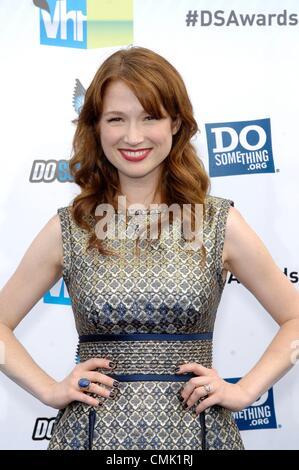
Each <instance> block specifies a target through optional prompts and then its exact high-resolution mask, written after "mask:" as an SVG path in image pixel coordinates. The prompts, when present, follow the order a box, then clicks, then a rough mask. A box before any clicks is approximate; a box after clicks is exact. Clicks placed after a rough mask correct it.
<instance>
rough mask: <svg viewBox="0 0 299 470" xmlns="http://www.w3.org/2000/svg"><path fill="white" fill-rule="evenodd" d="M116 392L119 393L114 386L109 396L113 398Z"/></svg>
mask: <svg viewBox="0 0 299 470" xmlns="http://www.w3.org/2000/svg"><path fill="white" fill-rule="evenodd" d="M118 393H119V389H117V388H114V389H113V390H111V392H110V395H109V398H115V397H116V396H117V395H118Z"/></svg>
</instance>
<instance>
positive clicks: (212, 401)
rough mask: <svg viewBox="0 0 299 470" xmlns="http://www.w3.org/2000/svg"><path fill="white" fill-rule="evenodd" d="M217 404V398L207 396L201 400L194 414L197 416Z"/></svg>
mask: <svg viewBox="0 0 299 470" xmlns="http://www.w3.org/2000/svg"><path fill="white" fill-rule="evenodd" d="M217 403H218V400H217V397H216V396H215V395H209V396H208V397H207V398H205V399H204V400H202V401H201V402H200V404H199V405H198V406H197V407H196V408H195V412H196V414H197V415H198V414H199V413H202V412H203V411H204V410H206V409H207V408H210V407H211V406H214V405H217Z"/></svg>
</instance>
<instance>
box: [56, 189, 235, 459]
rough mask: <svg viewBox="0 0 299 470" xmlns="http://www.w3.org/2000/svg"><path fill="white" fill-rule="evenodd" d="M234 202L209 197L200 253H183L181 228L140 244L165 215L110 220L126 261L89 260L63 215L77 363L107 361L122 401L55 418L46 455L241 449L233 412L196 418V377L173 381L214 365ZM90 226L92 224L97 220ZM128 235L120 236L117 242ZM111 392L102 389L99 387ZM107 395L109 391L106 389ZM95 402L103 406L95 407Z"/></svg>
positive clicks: (144, 212)
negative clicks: (184, 367)
mask: <svg viewBox="0 0 299 470" xmlns="http://www.w3.org/2000/svg"><path fill="white" fill-rule="evenodd" d="M233 205H234V203H233V201H231V200H229V199H225V198H220V197H216V196H211V195H207V196H206V200H205V214H204V217H203V221H202V222H203V224H202V241H203V244H204V246H205V250H206V262H205V264H204V265H202V264H201V261H202V256H203V255H202V251H201V250H199V249H197V250H196V249H186V243H185V242H186V240H185V239H184V236H183V234H182V226H181V224H180V222H178V221H177V220H176V219H174V220H173V221H172V223H171V224H170V227H168V228H169V230H168V231H165V230H164V227H162V233H161V237H160V239H158V238H157V239H155V240H151V243H147V240H146V239H141V240H139V247H140V255H139V256H136V255H135V243H136V242H135V238H134V233H136V230H138V229H139V228H140V225H141V222H140V221H142V222H143V223H144V222H148V221H152V220H156V219H155V218H156V217H157V214H158V216H159V214H160V213H162V214H161V215H163V212H164V211H165V207H163V205H158V206H157V207H156V208H149V209H137V210H133V211H132V210H130V208H129V209H128V210H127V211H126V217H123V215H124V214H122V213H116V214H114V216H113V217H114V221H115V222H117V224H115V225H117V227H118V233H117V236H116V237H114V238H113V237H110V238H109V237H107V238H106V239H105V240H104V244H105V245H106V246H107V247H108V248H110V249H112V250H113V251H115V252H117V253H119V254H120V256H114V255H109V256H105V255H102V254H100V253H99V252H98V251H97V250H96V249H92V250H86V247H87V241H88V236H89V234H88V233H87V231H85V230H84V229H82V228H81V227H79V226H77V225H76V223H75V222H74V220H73V219H72V216H71V210H70V209H71V208H70V207H69V206H66V207H62V208H59V209H58V210H57V213H58V214H59V218H60V223H61V232H62V244H63V271H62V276H63V279H64V282H65V284H66V287H67V289H68V293H69V296H70V300H71V305H72V310H73V314H74V319H75V325H76V329H77V333H78V347H77V351H76V362H77V363H78V362H82V361H86V360H87V359H90V358H92V357H107V358H109V359H110V360H112V361H113V362H115V363H116V368H115V369H113V371H112V372H111V371H110V370H108V369H96V370H97V371H99V372H101V373H103V374H106V375H109V376H110V377H113V378H115V379H116V380H118V381H119V388H118V392H117V393H116V396H115V397H114V398H113V399H111V398H104V397H100V398H101V406H99V407H93V406H90V405H87V404H84V403H82V402H78V401H73V402H71V403H70V404H69V405H67V406H66V407H65V408H64V409H61V410H58V414H57V416H56V419H55V422H54V426H53V432H52V437H51V439H50V442H49V445H48V450H60V449H64V450H88V449H92V450H100V449H102V450H118V449H119V450H121V449H124V450H128V449H130V450H131V449H136V450H137V449H155V450H172V449H177V450H200V449H208V450H212V449H223V450H230V449H235V450H239V449H244V445H243V442H242V439H241V436H240V432H239V429H238V427H237V425H236V423H235V420H234V418H233V414H232V412H231V411H229V410H228V409H226V408H224V407H221V406H219V405H215V406H212V407H210V408H209V409H208V410H205V412H203V413H201V414H200V415H199V416H196V414H195V413H194V409H195V407H196V406H197V403H196V404H195V406H193V407H191V408H190V409H188V410H186V409H185V408H184V407H183V404H182V402H181V401H180V400H179V391H180V390H181V388H182V387H183V386H184V384H185V383H186V382H187V381H188V380H190V378H192V377H194V375H193V373H186V374H179V375H177V374H175V368H176V367H177V365H178V364H180V363H181V364H182V363H184V362H198V363H199V364H202V365H203V366H205V367H212V363H213V349H212V348H213V329H214V323H215V319H216V313H217V309H218V305H219V302H220V300H221V296H222V292H223V288H224V286H225V283H226V278H225V277H223V274H225V273H224V271H223V266H222V252H223V244H224V236H225V226H226V220H227V215H228V211H229V208H230V206H233ZM91 220H92V219H91ZM120 235H122V236H120ZM103 386H104V387H105V385H103ZM107 388H108V387H107ZM98 398H99V397H98Z"/></svg>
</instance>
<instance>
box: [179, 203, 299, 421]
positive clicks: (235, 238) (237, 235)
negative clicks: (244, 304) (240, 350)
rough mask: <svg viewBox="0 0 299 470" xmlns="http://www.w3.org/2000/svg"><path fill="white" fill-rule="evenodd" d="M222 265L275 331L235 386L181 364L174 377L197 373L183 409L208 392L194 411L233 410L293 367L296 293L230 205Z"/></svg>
mask: <svg viewBox="0 0 299 470" xmlns="http://www.w3.org/2000/svg"><path fill="white" fill-rule="evenodd" d="M222 261H223V267H224V269H225V270H228V271H230V272H231V273H233V274H234V275H235V276H236V278H237V279H238V280H239V281H240V282H242V284H244V286H245V287H247V289H249V290H250V292H252V294H253V295H254V296H255V297H256V299H257V300H258V301H259V302H260V303H261V304H262V305H263V307H264V308H265V309H266V310H267V311H268V312H269V313H270V315H271V316H272V318H273V319H274V320H275V321H276V322H277V323H278V324H279V326H280V329H279V331H278V333H277V334H276V336H275V337H274V339H273V341H272V342H271V343H270V345H269V346H268V348H267V349H266V351H265V353H264V354H263V355H262V357H261V358H260V360H259V361H258V362H257V364H256V365H255V366H254V367H253V368H252V369H251V370H250V371H249V372H248V373H247V374H246V375H245V376H244V377H243V378H242V379H240V380H239V381H238V382H237V383H236V384H231V383H229V382H227V381H225V380H223V379H222V378H221V377H220V376H219V375H218V373H217V371H216V370H215V369H211V368H207V367H204V366H202V365H201V364H198V363H196V362H194V363H187V364H183V365H181V366H180V368H179V372H178V373H179V374H180V373H185V372H193V373H194V374H195V375H196V377H193V378H191V379H190V380H189V381H188V382H187V383H186V385H185V386H184V387H183V389H182V391H181V395H182V397H183V399H184V402H185V403H187V405H188V408H190V407H191V406H193V405H194V404H195V403H196V402H197V400H199V399H201V398H203V397H205V396H206V395H207V393H208V396H207V397H206V398H205V399H204V400H202V401H201V402H200V403H199V405H198V406H197V407H196V413H201V412H202V411H203V410H205V409H206V408H209V407H210V406H213V405H216V404H218V405H221V406H223V407H226V408H228V409H230V410H232V411H240V410H242V409H243V408H245V407H247V406H249V405H251V404H252V403H253V402H254V401H256V399H257V398H258V397H260V396H261V395H262V394H263V393H264V392H266V391H267V390H268V389H269V388H270V387H271V386H272V385H273V384H274V383H275V382H276V381H277V380H278V379H279V378H280V377H282V376H283V375H284V374H285V373H286V372H287V371H288V370H289V369H290V368H291V367H292V366H293V365H294V360H293V359H294V349H292V345H294V344H298V340H299V293H298V292H297V290H296V289H295V288H294V287H293V285H292V284H291V282H290V281H289V280H288V278H287V277H286V276H285V275H284V274H283V273H282V272H281V271H280V269H279V268H278V266H277V265H276V264H275V262H274V260H273V259H272V257H271V256H270V254H269V252H268V250H267V248H266V247H265V245H264V244H263V242H262V241H261V239H260V238H259V237H258V236H257V234H256V233H255V232H254V231H253V230H252V229H251V228H250V227H249V225H248V224H247V223H246V221H245V220H244V218H243V217H242V216H241V214H240V213H239V211H238V210H237V209H235V208H234V207H230V209H229V214H228V218H227V224H226V231H225V241H224V249H223V259H222ZM295 342H296V343H295Z"/></svg>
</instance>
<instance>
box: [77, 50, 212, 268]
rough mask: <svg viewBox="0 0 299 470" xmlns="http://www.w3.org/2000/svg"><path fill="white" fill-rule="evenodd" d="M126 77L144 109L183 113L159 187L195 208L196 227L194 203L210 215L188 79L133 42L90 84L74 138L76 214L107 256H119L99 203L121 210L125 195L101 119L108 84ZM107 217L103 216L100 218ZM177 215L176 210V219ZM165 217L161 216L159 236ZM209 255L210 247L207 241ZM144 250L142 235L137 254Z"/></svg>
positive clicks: (165, 199) (164, 195) (166, 199)
mask: <svg viewBox="0 0 299 470" xmlns="http://www.w3.org/2000/svg"><path fill="white" fill-rule="evenodd" d="M116 80H122V81H123V82H124V83H125V84H126V85H127V86H128V87H129V88H130V89H131V90H132V91H133V93H134V94H135V96H136V97H137V98H138V100H139V102H140V103H141V105H142V107H143V109H144V110H145V111H146V112H147V113H149V114H150V115H154V116H155V117H158V118H161V117H164V116H163V114H162V112H161V105H162V106H163V108H164V109H165V110H166V112H167V113H168V115H169V116H170V118H171V119H172V121H174V120H175V119H177V117H178V116H179V118H180V122H181V123H180V127H179V130H178V131H177V132H176V134H175V135H173V137H172V147H171V150H170V153H169V155H167V157H166V158H165V159H164V161H163V162H162V165H163V167H162V171H161V172H160V173H161V174H160V179H159V181H158V182H157V186H156V192H155V194H157V192H159V194H160V196H161V200H162V203H163V204H167V206H171V205H172V204H174V203H175V204H178V205H179V206H180V207H181V208H183V205H184V204H189V205H190V206H189V207H191V224H192V230H194V227H195V209H194V204H201V205H202V207H203V214H205V204H204V201H205V196H206V194H207V193H208V192H209V189H210V180H209V177H208V175H207V173H206V171H205V168H204V165H203V163H202V161H201V160H200V158H199V157H198V156H197V153H196V150H195V148H194V146H193V145H192V144H191V142H190V140H191V138H192V137H193V136H194V135H195V134H196V133H197V132H199V129H198V126H197V123H196V121H195V119H194V116H193V109H192V104H191V102H190V99H189V97H188V93H187V90H186V87H185V84H184V81H183V79H182V77H181V75H180V74H179V72H178V71H177V70H176V69H175V68H174V66H173V65H171V64H170V63H169V62H168V61H167V60H166V59H165V58H163V57H162V56H160V55H159V54H157V53H156V52H153V51H152V50H150V49H146V48H144V47H138V46H128V47H127V48H123V49H120V50H118V51H116V52H115V53H113V54H112V55H111V56H109V57H108V58H107V59H106V60H105V61H104V62H103V63H102V65H101V66H100V67H99V69H98V70H97V72H96V74H95V76H94V78H93V80H92V82H91V84H90V86H89V87H88V89H87V91H86V94H85V100H84V104H83V107H82V109H81V111H80V114H79V116H78V119H76V120H75V121H73V122H75V123H76V124H77V127H76V130H75V134H74V138H73V146H72V150H73V156H72V158H71V159H70V162H69V167H70V173H71V175H72V177H73V179H74V182H75V183H76V184H77V185H79V186H80V188H81V192H80V194H79V195H77V196H76V197H75V198H74V200H73V202H72V207H71V210H72V216H73V219H74V221H75V222H76V224H77V225H78V226H80V227H81V228H82V229H85V230H87V231H88V233H89V235H90V236H89V239H88V244H87V248H88V249H91V248H96V249H97V250H98V251H99V252H100V253H101V254H103V255H118V254H117V253H116V252H114V251H111V250H109V249H107V248H106V247H105V246H104V243H103V240H101V239H99V237H97V235H96V231H95V225H94V221H96V220H99V219H97V216H95V210H96V207H97V206H98V205H99V204H101V203H106V204H110V205H111V206H113V207H114V209H115V210H116V197H117V195H120V194H121V193H120V184H119V177H118V170H117V168H115V167H114V166H113V165H112V164H111V163H110V162H109V160H108V159H107V158H106V156H105V154H104V152H103V149H102V146H101V142H100V135H99V128H98V123H99V120H100V117H101V113H102V110H103V98H104V94H105V90H106V88H107V86H108V85H109V84H110V83H112V82H114V81H116ZM100 219H101V218H100ZM171 220H173V218H172V213H171V212H170V221H171ZM160 235H161V220H159V235H158V236H159V237H160ZM201 248H202V249H203V254H204V260H205V258H206V251H205V247H204V246H203V245H202V247H201ZM138 252H139V248H138V238H137V239H136V246H135V253H138Z"/></svg>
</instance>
